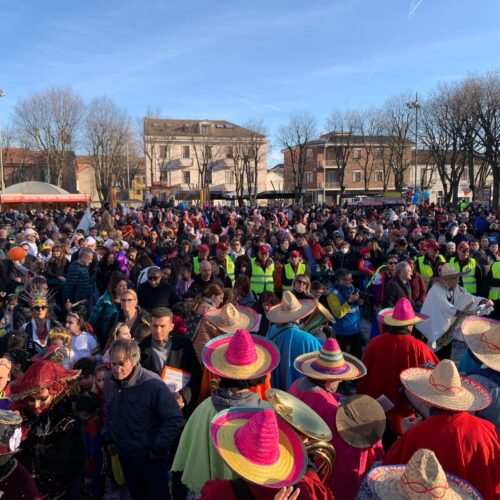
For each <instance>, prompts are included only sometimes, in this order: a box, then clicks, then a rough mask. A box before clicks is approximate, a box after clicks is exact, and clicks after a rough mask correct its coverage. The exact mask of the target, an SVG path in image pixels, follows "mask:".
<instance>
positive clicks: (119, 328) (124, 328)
mask: <svg viewBox="0 0 500 500" xmlns="http://www.w3.org/2000/svg"><path fill="white" fill-rule="evenodd" d="M131 338H132V334H131V333H130V328H129V327H128V325H127V323H121V322H119V323H116V325H115V326H114V327H113V328H112V329H111V332H110V334H109V337H108V341H107V342H106V347H105V348H104V356H103V357H102V362H103V364H104V365H106V366H109V365H110V361H109V346H110V345H111V344H112V343H113V342H114V341H115V340H117V339H124V340H130V339H131Z"/></svg>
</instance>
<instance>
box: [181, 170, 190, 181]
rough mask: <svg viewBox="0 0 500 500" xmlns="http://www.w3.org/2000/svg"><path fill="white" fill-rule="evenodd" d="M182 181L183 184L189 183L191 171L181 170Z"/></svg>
mask: <svg viewBox="0 0 500 500" xmlns="http://www.w3.org/2000/svg"><path fill="white" fill-rule="evenodd" d="M182 178H183V182H184V183H185V184H190V183H191V172H190V171H189V170H188V171H187V172H182Z"/></svg>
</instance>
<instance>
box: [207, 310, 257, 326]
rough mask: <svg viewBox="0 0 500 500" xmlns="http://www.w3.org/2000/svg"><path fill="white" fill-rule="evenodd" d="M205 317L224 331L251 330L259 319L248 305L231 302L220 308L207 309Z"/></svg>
mask: <svg viewBox="0 0 500 500" xmlns="http://www.w3.org/2000/svg"><path fill="white" fill-rule="evenodd" d="M205 318H207V320H208V321H210V323H212V324H213V325H215V326H216V327H217V328H218V329H219V330H221V331H222V332H225V333H234V332H235V331H236V330H240V329H241V328H244V329H245V330H249V331H250V332H251V331H252V330H253V329H254V328H255V326H256V325H257V323H258V321H259V315H258V314H257V312H256V311H254V310H253V309H251V308H250V307H245V306H234V305H233V304H226V305H225V306H224V307H222V308H221V309H213V310H211V311H207V312H206V313H205Z"/></svg>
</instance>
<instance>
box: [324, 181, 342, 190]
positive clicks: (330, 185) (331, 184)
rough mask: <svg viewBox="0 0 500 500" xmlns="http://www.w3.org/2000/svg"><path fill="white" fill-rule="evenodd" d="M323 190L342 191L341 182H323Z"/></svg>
mask: <svg viewBox="0 0 500 500" xmlns="http://www.w3.org/2000/svg"><path fill="white" fill-rule="evenodd" d="M320 187H321V189H340V182H339V181H336V182H322V183H321V186H320Z"/></svg>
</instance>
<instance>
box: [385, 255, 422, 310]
mask: <svg viewBox="0 0 500 500" xmlns="http://www.w3.org/2000/svg"><path fill="white" fill-rule="evenodd" d="M411 277H412V269H411V266H410V264H409V263H408V262H406V261H402V262H398V264H397V265H396V276H395V277H394V278H392V279H391V280H389V281H388V283H387V284H386V285H385V288H384V298H383V299H382V308H384V309H385V308H386V307H394V306H395V305H396V302H397V301H398V300H399V299H403V298H405V299H408V300H409V301H410V302H411V305H412V307H415V302H414V300H413V298H412V295H411V285H410V280H411Z"/></svg>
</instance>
